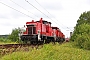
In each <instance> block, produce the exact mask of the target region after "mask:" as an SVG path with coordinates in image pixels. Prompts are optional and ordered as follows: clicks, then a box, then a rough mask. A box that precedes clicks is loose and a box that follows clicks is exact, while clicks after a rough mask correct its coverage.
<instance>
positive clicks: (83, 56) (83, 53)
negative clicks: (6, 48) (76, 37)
mask: <svg viewBox="0 0 90 60" xmlns="http://www.w3.org/2000/svg"><path fill="white" fill-rule="evenodd" d="M72 44H73V43H64V44H62V45H59V44H56V45H53V44H45V45H44V46H43V48H41V49H35V48H34V49H33V50H32V51H31V50H30V51H28V52H25V51H18V52H14V53H12V54H9V55H5V56H3V57H2V58H1V60H90V55H89V54H90V51H87V50H83V49H78V48H75V47H73V46H72Z"/></svg>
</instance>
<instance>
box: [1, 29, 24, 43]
mask: <svg viewBox="0 0 90 60" xmlns="http://www.w3.org/2000/svg"><path fill="white" fill-rule="evenodd" d="M20 33H21V28H15V29H12V32H11V34H10V35H9V36H8V37H7V38H5V37H4V38H3V37H1V38H0V42H1V43H10V42H17V43H22V41H21V40H20V39H19V34H20Z"/></svg>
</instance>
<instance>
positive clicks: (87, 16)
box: [76, 11, 90, 26]
mask: <svg viewBox="0 0 90 60" xmlns="http://www.w3.org/2000/svg"><path fill="white" fill-rule="evenodd" d="M83 23H89V24H90V11H87V12H83V14H81V15H80V17H79V19H78V20H77V24H76V26H78V25H81V24H83Z"/></svg>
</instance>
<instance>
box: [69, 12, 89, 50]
mask: <svg viewBox="0 0 90 60" xmlns="http://www.w3.org/2000/svg"><path fill="white" fill-rule="evenodd" d="M70 40H71V41H74V42H75V45H76V46H79V47H80V48H85V49H89V50H90V11H88V12H84V13H83V14H81V15H80V17H79V19H78V21H77V24H76V26H75V28H74V32H73V35H72V36H71V39H70Z"/></svg>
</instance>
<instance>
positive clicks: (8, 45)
mask: <svg viewBox="0 0 90 60" xmlns="http://www.w3.org/2000/svg"><path fill="white" fill-rule="evenodd" d="M39 45H40V44H33V45H32V44H1V45H0V49H8V48H18V47H29V46H31V47H36V46H39Z"/></svg>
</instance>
